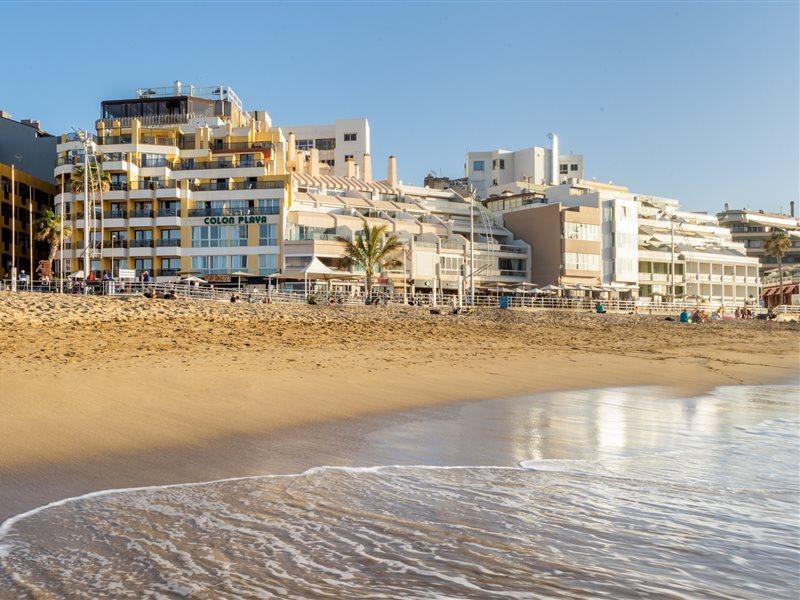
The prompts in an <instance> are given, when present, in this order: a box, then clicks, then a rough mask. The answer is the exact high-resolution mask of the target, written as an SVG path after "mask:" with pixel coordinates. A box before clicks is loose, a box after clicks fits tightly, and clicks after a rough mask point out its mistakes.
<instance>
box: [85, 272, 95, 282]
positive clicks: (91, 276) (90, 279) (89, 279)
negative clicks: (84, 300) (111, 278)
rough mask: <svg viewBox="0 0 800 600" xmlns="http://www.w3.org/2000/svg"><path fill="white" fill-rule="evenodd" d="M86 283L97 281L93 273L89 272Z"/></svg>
mask: <svg viewBox="0 0 800 600" xmlns="http://www.w3.org/2000/svg"><path fill="white" fill-rule="evenodd" d="M86 281H97V275H95V274H94V271H89V276H88V277H87V278H86Z"/></svg>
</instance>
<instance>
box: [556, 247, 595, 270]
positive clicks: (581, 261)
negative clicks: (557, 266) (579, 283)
mask: <svg viewBox="0 0 800 600" xmlns="http://www.w3.org/2000/svg"><path fill="white" fill-rule="evenodd" d="M564 268H565V269H572V270H577V271H598V270H600V256H599V255H597V254H578V253H576V252H565V253H564Z"/></svg>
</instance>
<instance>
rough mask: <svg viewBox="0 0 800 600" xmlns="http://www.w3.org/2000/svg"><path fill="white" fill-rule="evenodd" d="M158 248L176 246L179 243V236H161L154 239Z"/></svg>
mask: <svg viewBox="0 0 800 600" xmlns="http://www.w3.org/2000/svg"><path fill="white" fill-rule="evenodd" d="M156 244H157V245H158V247H159V248H176V247H178V248H179V247H180V245H181V238H161V239H158V240H156Z"/></svg>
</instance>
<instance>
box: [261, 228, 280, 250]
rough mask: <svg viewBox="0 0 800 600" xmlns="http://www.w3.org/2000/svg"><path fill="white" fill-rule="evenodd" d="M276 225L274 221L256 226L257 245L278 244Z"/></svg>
mask: <svg viewBox="0 0 800 600" xmlns="http://www.w3.org/2000/svg"><path fill="white" fill-rule="evenodd" d="M277 230H278V226H277V225H276V224H275V223H268V224H267V225H259V226H258V245H259V246H277V245H278V232H277Z"/></svg>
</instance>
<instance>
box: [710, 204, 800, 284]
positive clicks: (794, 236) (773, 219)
mask: <svg viewBox="0 0 800 600" xmlns="http://www.w3.org/2000/svg"><path fill="white" fill-rule="evenodd" d="M790 206H791V209H790V211H789V214H788V215H779V214H773V213H766V212H764V211H763V210H747V209H734V210H731V209H729V208H728V207H727V206H726V207H725V210H724V211H722V212H721V213H719V214H718V215H717V218H718V219H719V223H720V225H722V226H723V227H727V228H728V229H730V232H731V236H732V237H733V239H734V240H735V241H737V242H739V243H741V244H744V247H745V250H746V252H747V255H748V256H754V257H756V258H758V260H759V261H760V262H761V272H762V275H763V274H766V272H768V271H772V270H775V269H776V268H777V267H778V261H777V259H776V258H775V257H773V256H767V255H766V254H764V248H763V245H764V241H765V240H766V239H767V238H768V237H770V236H771V235H772V234H773V233H776V232H783V233H786V235H788V236H789V239H790V240H791V249H790V250H789V252H788V253H787V254H786V255H785V256H784V257H783V258H782V259H781V263H782V264H783V265H785V266H787V267H795V266H800V220H798V219H797V218H796V217H795V215H794V202H791V203H790Z"/></svg>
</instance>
